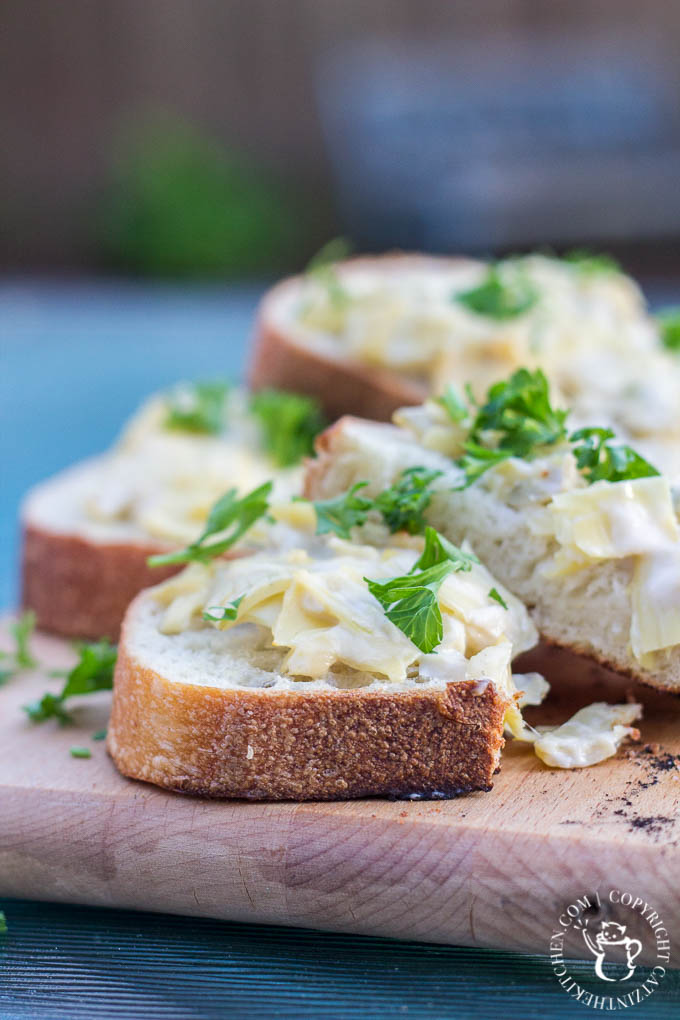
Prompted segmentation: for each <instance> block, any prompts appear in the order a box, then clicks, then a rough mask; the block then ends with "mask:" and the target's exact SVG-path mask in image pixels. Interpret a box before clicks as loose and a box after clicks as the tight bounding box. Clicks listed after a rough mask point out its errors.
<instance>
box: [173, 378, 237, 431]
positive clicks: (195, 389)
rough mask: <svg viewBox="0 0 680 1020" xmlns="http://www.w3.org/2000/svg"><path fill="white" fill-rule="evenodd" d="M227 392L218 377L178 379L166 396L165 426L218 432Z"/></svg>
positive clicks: (226, 386)
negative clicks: (192, 380) (190, 380)
mask: <svg viewBox="0 0 680 1020" xmlns="http://www.w3.org/2000/svg"><path fill="white" fill-rule="evenodd" d="M228 392H229V385H228V384H227V383H225V382H220V381H214V382H195V383H181V384H180V385H179V386H176V387H175V389H174V390H172V392H171V393H169V394H168V396H167V397H166V417H165V427H166V428H168V429H181V430H183V431H185V432H203V433H207V434H212V435H217V434H218V433H220V432H221V431H222V429H223V428H224V412H225V406H226V401H227V394H228Z"/></svg>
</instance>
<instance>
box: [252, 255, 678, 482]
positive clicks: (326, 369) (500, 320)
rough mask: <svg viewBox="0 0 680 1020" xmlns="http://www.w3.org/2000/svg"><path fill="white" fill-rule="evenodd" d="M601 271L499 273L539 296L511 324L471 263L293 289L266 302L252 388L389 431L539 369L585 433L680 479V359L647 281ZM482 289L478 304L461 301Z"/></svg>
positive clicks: (350, 268) (365, 265)
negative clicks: (401, 420) (299, 398)
mask: <svg viewBox="0 0 680 1020" xmlns="http://www.w3.org/2000/svg"><path fill="white" fill-rule="evenodd" d="M596 262H597V260H590V263H589V262H588V261H586V262H585V263H583V264H582V265H580V264H579V263H578V262H571V261H569V260H561V259H557V258H549V257H547V256H545V255H529V256H526V257H523V258H520V259H509V260H506V261H505V262H503V263H500V264H499V267H498V270H497V272H498V273H500V274H501V275H500V278H501V279H503V280H505V281H506V282H505V284H504V286H506V285H507V286H508V287H510V294H511V295H512V285H513V281H514V285H515V286H519V287H520V295H521V294H523V293H524V290H522V289H521V288H525V289H526V292H527V294H528V295H529V297H528V298H527V306H526V308H525V309H524V310H522V309H521V308H520V311H518V312H517V313H512V314H509V315H507V316H504V315H494V313H493V301H492V300H491V299H492V296H493V291H492V293H491V295H489V293H488V292H485V291H484V288H485V286H488V280H489V272H490V268H489V266H488V265H487V264H485V263H483V262H479V261H473V260H469V259H462V258H460V259H454V258H442V257H429V256H423V255H408V254H401V255H399V254H387V255H383V256H376V257H373V258H366V257H362V258H355V259H349V260H346V261H343V262H338V263H336V264H335V265H334V266H332V267H329V268H327V269H326V270H325V273H326V275H325V276H324V275H323V271H322V272H321V273H320V272H319V271H317V272H311V273H307V274H306V275H304V276H296V277H292V278H290V279H287V280H284V281H283V282H281V283H279V284H277V285H276V286H275V287H273V288H272V290H270V291H269V292H268V294H266V295H265V297H264V298H263V300H262V303H261V306H260V310H259V314H258V318H257V323H256V327H255V334H254V352H253V359H252V363H251V366H250V382H251V384H252V386H253V387H254V388H260V387H263V386H283V387H289V388H294V389H303V390H304V391H305V392H306V393H308V394H311V395H313V396H316V397H317V398H318V399H320V400H321V401H322V402H323V403H324V404H325V406H326V409H327V411H328V413H329V415H330V416H331V417H332V418H337V417H339V416H340V415H342V414H351V415H356V416H359V417H363V418H369V419H372V420H374V421H389V420H390V419H391V416H392V413H393V412H394V411H395V410H397V408H398V407H399V406H407V405H413V404H420V403H422V402H423V400H425V399H426V398H427V397H428V396H431V395H432V394H440V393H441V392H442V391H443V389H444V388H445V386H446V385H447V384H449V383H452V384H453V385H454V387H456V388H457V389H458V390H460V391H462V389H463V387H464V386H465V385H467V384H469V385H471V386H472V389H473V391H474V393H475V394H476V396H477V397H478V398H481V397H482V396H483V395H484V394H485V393H486V391H487V388H488V387H489V386H490V385H491V384H492V383H494V382H496V381H498V380H499V379H502V378H505V377H506V376H508V375H509V374H510V373H511V372H512V371H513V370H515V369H517V368H519V367H520V366H528V367H530V368H531V367H540V368H542V369H543V371H544V372H545V374H546V375H547V377H548V379H549V381H550V384H551V389H552V392H553V395H554V397H555V399H556V401H557V402H558V404H562V405H563V406H569V407H571V408H572V416H571V419H570V423H571V425H572V427H573V428H576V427H578V426H579V425H600V426H606V427H612V428H613V429H614V430H615V431H616V433H617V435H619V436H620V437H621V438H624V439H625V438H629V439H633V440H634V441H635V444H636V447H640V448H641V450H642V451H643V452H646V453H647V455H648V456H650V457H651V458H652V460H653V461H654V462H655V463H659V464H661V465H662V466H663V467H664V468H665V470H667V471H668V473H670V474H672V475H674V476H677V475H678V472H679V470H680V454H678V449H679V447H680V444H679V441H678V440H679V437H680V416H679V415H678V406H679V404H680V371H679V370H678V365H677V359H674V358H673V356H672V355H671V354H670V353H669V352H668V351H667V350H666V349H665V348H664V347H663V344H662V342H661V339H660V335H659V330H658V327H657V325H656V323H655V321H654V320H653V318H652V317H651V316H650V315H649V313H648V311H647V309H646V305H645V301H644V297H643V295H642V293H641V291H640V289H639V288H638V287H637V285H636V284H635V282H634V281H633V280H632V279H630V278H629V277H627V276H625V275H624V274H623V273H619V272H615V271H612V270H611V269H610V270H607V269H606V268H605V269H604V270H599V271H598V270H597V268H595V269H593V268H592V265H591V263H596ZM478 290H479V291H481V292H482V294H481V295H480V302H479V305H475V304H468V303H466V302H461V301H457V300H456V299H455V298H456V295H461V294H464V293H466V292H467V294H471V293H472V294H474V293H475V292H476V291H478ZM484 294H486V297H485V298H484V300H481V298H482V297H484ZM489 303H490V307H489ZM487 309H488V310H487Z"/></svg>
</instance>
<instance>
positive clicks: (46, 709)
mask: <svg viewBox="0 0 680 1020" xmlns="http://www.w3.org/2000/svg"><path fill="white" fill-rule="evenodd" d="M76 648H77V650H78V653H79V656H80V657H79V659H78V662H77V663H76V665H75V666H74V667H73V669H72V670H71V671H70V672H69V673H68V674H67V676H66V682H65V683H64V686H63V688H62V690H61V693H60V694H50V693H48V694H43V696H42V698H40V699H39V700H38V701H34V702H32V703H31V704H30V705H24V711H25V712H26V714H27V715H28V717H29V719H30V720H31V721H32V722H36V723H39V722H45V720H46V719H58V720H59V722H61V723H66V722H70V721H71V716H70V715H69V713H68V711H67V710H66V709H65V707H64V703H65V702H66V701H67V699H68V698H71V697H74V696H75V695H78V694H92V693H94V692H95V691H109V690H111V688H112V687H113V668H114V666H115V664H116V648H115V646H114V645H111V644H109V642H108V641H106V640H102V641H95V642H93V643H82V644H78V645H76Z"/></svg>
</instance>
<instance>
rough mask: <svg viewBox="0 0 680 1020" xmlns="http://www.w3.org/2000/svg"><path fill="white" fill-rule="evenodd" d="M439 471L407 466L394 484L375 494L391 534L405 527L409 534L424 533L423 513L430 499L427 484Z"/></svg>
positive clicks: (431, 481) (432, 480) (378, 507)
mask: <svg viewBox="0 0 680 1020" xmlns="http://www.w3.org/2000/svg"><path fill="white" fill-rule="evenodd" d="M441 474H442V472H441V471H436V470H430V469H428V468H425V467H412V468H407V469H406V471H402V473H401V475H400V476H399V479H398V480H397V481H396V482H395V483H394V485H391V486H390V487H389V489H384V490H383V491H382V492H381V493H380V495H378V496H377V497H376V499H375V506H376V508H377V509H378V510H379V511H380V513H381V514H382V516H383V520H384V521H385V524H386V525H387V526H388V528H389V529H390V531H391V532H392V533H393V534H394V532H395V531H407V532H408V533H409V535H421V534H422V533H423V531H424V529H425V519H424V517H423V514H424V512H425V510H427V508H428V506H429V505H430V501H431V499H432V492H431V489H430V486H431V485H432V483H433V482H434V481H435V479H437V478H439V477H440V476H441Z"/></svg>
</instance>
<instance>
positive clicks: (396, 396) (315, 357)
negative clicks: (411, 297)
mask: <svg viewBox="0 0 680 1020" xmlns="http://www.w3.org/2000/svg"><path fill="white" fill-rule="evenodd" d="M443 261H447V262H455V263H460V262H463V261H467V260H464V259H460V258H451V259H442V258H438V259H437V258H432V257H430V256H424V255H415V254H413V255H411V254H406V253H397V252H395V253H390V254H388V255H381V256H377V257H375V258H372V257H368V256H362V257H359V258H353V259H349V260H347V261H346V262H343V263H342V265H349V266H351V267H355V266H356V267H357V268H361V267H362V266H367V265H376V264H377V265H380V266H381V267H387V268H389V267H390V266H397V265H398V264H399V263H403V262H409V263H423V262H424V263H427V262H433V263H435V264H437V265H441V263H442V262H443ZM302 279H303V277H301V276H293V277H289V278H288V279H286V280H282V281H281V283H278V284H276V285H275V286H274V287H272V289H271V290H269V291H268V292H267V293H266V294H265V296H264V298H263V299H262V302H261V304H260V308H259V310H258V314H257V319H256V323H255V331H254V334H253V355H252V361H251V364H250V369H249V375H248V381H249V384H250V386H251V387H252V389H255V390H258V389H262V388H263V387H265V386H274V387H277V388H279V389H289V390H293V391H294V392H297V393H306V394H308V395H309V396H313V397H317V399H319V400H320V401H321V403H322V404H323V407H324V410H325V412H326V414H327V415H328V417H329V418H331V419H335V418H338V417H339V416H340V415H341V414H355V415H357V416H358V417H362V418H372V419H373V420H374V421H390V419H391V417H392V415H393V414H394V412H395V411H396V410H397V408H399V407H405V406H407V405H410V404H422V402H423V401H424V400H425V399H426V398H427V396H428V395H429V386H428V385H427V382H426V381H425V380H419V379H415V378H413V377H410V376H408V375H405V374H403V373H401V372H396V371H392V370H390V369H387V368H379V367H375V366H371V365H365V364H362V363H361V362H359V361H356V360H353V359H350V358H347V357H342V356H337V357H334V356H332V355H331V354H328V353H327V352H325V351H315V350H313V348H311V347H309V346H307V345H303V344H301V343H299V342H298V341H297V340H296V338H295V335H294V333H293V331H292V330H290V331H286V330H285V329H281V328H280V327H279V326H278V325H277V323H276V316H275V315H274V314H273V310H274V308H275V307H276V305H277V304H278V303H279V301H280V300H281V299H282V298H283V297H284V296H286V295H287V294H288V293H289V292H290V291H291V290H294V289H295V288H298V287H299V286H300V284H301V282H302Z"/></svg>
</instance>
